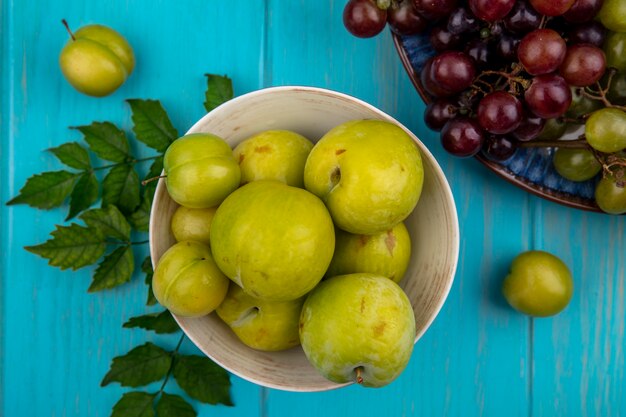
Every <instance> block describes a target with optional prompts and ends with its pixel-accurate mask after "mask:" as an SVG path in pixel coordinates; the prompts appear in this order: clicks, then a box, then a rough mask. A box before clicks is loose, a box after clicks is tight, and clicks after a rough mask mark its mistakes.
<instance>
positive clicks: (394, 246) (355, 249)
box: [326, 222, 411, 282]
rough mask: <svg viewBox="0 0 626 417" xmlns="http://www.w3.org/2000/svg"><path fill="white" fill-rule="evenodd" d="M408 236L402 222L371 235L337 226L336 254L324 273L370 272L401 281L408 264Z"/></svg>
mask: <svg viewBox="0 0 626 417" xmlns="http://www.w3.org/2000/svg"><path fill="white" fill-rule="evenodd" d="M410 257H411V238H410V237H409V232H408V230H407V229H406V226H405V225H404V223H402V222H400V223H398V224H397V225H395V226H394V227H392V228H391V229H389V230H385V231H384V232H380V233H377V234H374V235H354V234H352V233H348V232H344V231H343V230H340V229H336V231H335V254H334V255H333V260H332V261H331V262H330V266H329V267H328V270H327V271H326V276H328V277H333V276H335V275H344V274H352V273H355V272H369V273H372V274H377V275H382V276H385V277H387V278H389V279H391V280H393V281H395V282H400V280H401V279H402V278H403V277H404V274H405V272H406V270H407V268H408V266H409V260H410Z"/></svg>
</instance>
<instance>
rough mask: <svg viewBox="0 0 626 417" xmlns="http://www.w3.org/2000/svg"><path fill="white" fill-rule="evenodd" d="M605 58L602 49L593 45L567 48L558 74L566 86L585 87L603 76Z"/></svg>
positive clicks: (577, 45)
mask: <svg viewBox="0 0 626 417" xmlns="http://www.w3.org/2000/svg"><path fill="white" fill-rule="evenodd" d="M605 69H606V58H605V56H604V52H602V49H600V48H598V47H597V46H593V45H586V44H576V45H572V46H570V47H569V48H567V54H566V55H565V60H564V61H563V64H561V67H560V68H559V73H560V74H561V75H562V76H563V78H565V81H567V83H568V84H570V85H573V86H576V87H587V86H589V85H591V84H594V83H595V82H597V81H598V80H600V78H602V75H603V74H604V70H605Z"/></svg>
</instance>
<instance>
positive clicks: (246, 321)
mask: <svg viewBox="0 0 626 417" xmlns="http://www.w3.org/2000/svg"><path fill="white" fill-rule="evenodd" d="M303 303H304V297H302V298H297V299H295V300H289V301H265V300H259V299H258V298H254V297H252V296H251V295H248V294H246V293H245V292H244V291H243V290H242V289H241V287H239V286H238V285H236V284H235V283H231V284H230V288H229V289H228V294H226V298H225V299H224V301H222V304H220V306H219V307H218V308H217V310H216V313H217V315H218V316H219V317H220V318H221V319H222V320H223V321H224V322H225V323H226V324H228V326H229V327H230V328H231V329H232V330H233V332H234V333H235V334H236V335H237V337H238V338H239V340H241V341H242V342H243V343H244V344H245V345H246V346H249V347H251V348H253V349H257V350H262V351H266V352H275V351H279V350H285V349H289V348H292V347H294V346H298V345H299V344H300V336H299V321H300V312H301V311H302V304H303Z"/></svg>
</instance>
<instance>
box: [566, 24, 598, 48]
mask: <svg viewBox="0 0 626 417" xmlns="http://www.w3.org/2000/svg"><path fill="white" fill-rule="evenodd" d="M605 39H606V28H605V27H604V26H602V23H599V22H587V23H584V24H582V25H577V26H576V27H574V29H572V30H571V31H570V32H569V42H570V44H572V43H589V44H591V45H595V46H597V47H598V48H602V45H603V44H604V40H605Z"/></svg>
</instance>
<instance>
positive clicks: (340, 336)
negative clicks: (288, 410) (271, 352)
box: [300, 274, 416, 387]
mask: <svg viewBox="0 0 626 417" xmlns="http://www.w3.org/2000/svg"><path fill="white" fill-rule="evenodd" d="M415 334H416V333H415V316H414V313H413V309H412V307H411V303H410V302H409V299H408V298H407V296H406V294H405V293H404V291H402V288H400V287H399V286H398V284H396V283H395V282H393V281H392V280H390V279H389V278H387V277H384V276H381V275H374V274H349V275H340V276H336V277H333V278H330V279H327V280H325V281H322V282H321V283H320V284H319V285H318V286H317V287H316V288H315V289H314V290H313V291H311V293H310V294H309V295H308V297H307V299H306V301H305V303H304V306H303V308H302V315H301V317H300V342H301V344H302V349H303V350H304V353H305V354H306V356H307V358H308V359H309V361H310V362H311V364H312V365H313V366H314V367H315V368H316V369H317V370H318V371H319V372H320V373H321V374H322V375H323V376H324V377H326V378H328V379H329V380H331V381H334V382H337V383H345V382H357V383H359V384H361V385H363V386H366V387H382V386H384V385H387V384H389V383H391V382H392V381H393V380H394V379H396V378H397V377H398V376H399V375H400V373H401V372H402V371H403V370H404V368H405V367H406V365H407V364H408V362H409V359H410V358H411V352H412V351H413V344H414V341H415Z"/></svg>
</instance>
